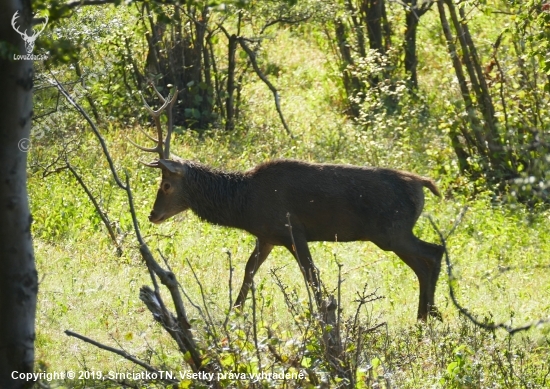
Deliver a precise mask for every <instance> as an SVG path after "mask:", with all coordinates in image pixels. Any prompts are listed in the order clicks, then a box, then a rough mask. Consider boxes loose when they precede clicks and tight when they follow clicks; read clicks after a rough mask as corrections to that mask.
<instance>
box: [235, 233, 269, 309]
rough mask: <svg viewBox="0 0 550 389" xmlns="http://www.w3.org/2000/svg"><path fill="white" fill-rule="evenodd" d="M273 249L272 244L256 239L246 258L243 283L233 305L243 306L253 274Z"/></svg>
mask: <svg viewBox="0 0 550 389" xmlns="http://www.w3.org/2000/svg"><path fill="white" fill-rule="evenodd" d="M272 249H273V245H272V244H269V243H266V242H262V241H261V240H258V241H257V243H256V248H255V249H254V251H253V252H252V254H251V255H250V258H248V262H247V263H246V268H245V270H244V280H243V285H242V287H241V291H240V292H239V296H238V297H237V300H236V301H235V304H234V306H235V307H240V308H243V307H244V302H245V300H246V296H247V295H248V291H249V290H250V287H251V286H252V280H253V279H254V275H255V274H256V272H257V271H258V269H259V268H260V266H261V265H262V263H264V261H265V260H266V258H267V256H268V255H269V253H270V252H271V250H272Z"/></svg>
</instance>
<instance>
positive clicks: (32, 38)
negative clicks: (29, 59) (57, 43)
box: [11, 11, 48, 54]
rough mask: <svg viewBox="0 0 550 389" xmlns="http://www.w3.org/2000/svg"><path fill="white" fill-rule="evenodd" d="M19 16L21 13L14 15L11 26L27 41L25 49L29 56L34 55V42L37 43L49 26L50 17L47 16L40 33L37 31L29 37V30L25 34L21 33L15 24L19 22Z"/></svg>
mask: <svg viewBox="0 0 550 389" xmlns="http://www.w3.org/2000/svg"><path fill="white" fill-rule="evenodd" d="M18 14H19V11H17V12H15V13H14V14H13V18H11V26H12V27H13V29H14V30H15V31H17V33H19V35H21V37H22V38H23V40H24V41H25V49H26V50H27V54H32V50H33V49H34V42H35V41H36V38H38V35H40V34H41V33H42V31H44V29H45V28H46V24H48V16H46V21H45V22H44V24H43V25H42V29H41V30H40V31H35V32H34V34H32V35H31V36H29V35H27V30H25V31H24V32H21V31H19V28H18V27H17V25H16V24H15V21H16V20H17V18H19V15H18Z"/></svg>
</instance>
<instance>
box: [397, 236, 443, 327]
mask: <svg viewBox="0 0 550 389" xmlns="http://www.w3.org/2000/svg"><path fill="white" fill-rule="evenodd" d="M392 251H393V252H395V253H396V254H397V255H398V256H399V258H401V259H402V260H403V262H405V263H406V264H407V265H408V266H409V267H410V268H411V269H412V270H413V271H414V273H415V274H416V276H417V278H418V282H419V284H420V296H419V301H418V319H419V320H426V319H427V317H428V314H430V315H432V316H435V317H437V318H440V314H439V312H438V311H437V308H436V307H435V302H434V300H435V287H436V284H437V280H438V278H439V272H440V270H441V258H442V256H443V247H442V246H439V245H436V244H433V243H428V242H424V241H422V240H420V239H418V238H417V237H416V236H414V235H413V234H412V233H411V234H410V236H409V237H408V238H406V239H404V240H401V241H400V242H399V243H398V244H396V247H395V248H392Z"/></svg>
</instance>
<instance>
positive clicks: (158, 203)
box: [128, 86, 188, 224]
mask: <svg viewBox="0 0 550 389" xmlns="http://www.w3.org/2000/svg"><path fill="white" fill-rule="evenodd" d="M153 89H154V90H155V93H156V94H157V96H158V97H159V99H160V101H161V102H162V106H161V107H160V108H159V109H157V110H156V111H155V110H154V109H152V108H151V107H150V106H149V104H147V102H146V101H145V99H144V98H143V96H142V100H143V104H144V105H145V109H146V110H147V111H148V112H149V114H150V115H151V116H152V117H153V120H154V121H155V126H156V128H157V137H156V138H154V137H152V136H150V135H149V134H147V133H146V132H144V131H142V130H141V129H140V130H141V131H142V132H143V133H144V135H145V136H146V137H147V138H149V139H150V140H152V141H153V142H155V143H156V146H155V147H143V146H140V145H138V144H137V143H135V142H133V141H132V140H131V139H128V141H129V142H130V143H131V144H133V145H134V146H136V147H137V148H138V149H140V150H143V151H147V152H151V153H157V154H158V156H159V158H158V159H157V160H155V161H153V162H151V163H143V164H144V165H146V166H149V167H152V168H158V169H161V171H162V181H161V183H160V187H159V189H158V193H157V198H156V200H155V204H154V205H153V210H152V211H151V214H150V215H149V220H150V221H151V222H152V223H157V224H158V223H162V222H163V221H165V220H166V219H168V218H169V217H171V216H173V215H175V214H177V213H179V212H182V211H184V210H185V209H187V208H188V207H186V206H184V205H182V203H181V202H178V201H176V200H178V199H176V197H177V196H173V195H172V194H173V193H174V191H176V189H178V188H176V187H177V186H178V185H182V181H181V177H182V176H183V175H184V174H185V172H184V170H185V169H184V165H183V164H181V163H180V161H178V158H175V159H174V160H170V159H169V158H170V140H171V136H172V131H173V122H172V107H173V105H174V103H175V102H176V101H177V98H178V90H177V89H176V91H175V92H174V94H173V95H168V97H167V98H164V96H162V94H160V93H159V91H158V90H157V89H156V88H155V87H154V86H153ZM165 110H166V113H167V116H168V123H167V127H168V129H167V131H166V137H163V131H162V124H161V121H160V117H161V115H162V113H163V112H164V111H165ZM178 178H180V179H178ZM179 189H180V190H181V188H179ZM172 203H173V204H172ZM159 210H162V211H159ZM166 210H169V211H166Z"/></svg>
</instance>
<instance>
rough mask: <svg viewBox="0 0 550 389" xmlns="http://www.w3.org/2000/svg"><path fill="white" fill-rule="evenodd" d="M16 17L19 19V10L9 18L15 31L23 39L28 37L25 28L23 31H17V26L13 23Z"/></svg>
mask: <svg viewBox="0 0 550 389" xmlns="http://www.w3.org/2000/svg"><path fill="white" fill-rule="evenodd" d="M17 19H19V11H17V12H15V13H14V14H13V17H12V18H11V26H12V27H13V29H14V30H15V32H17V33H18V34H19V35H21V36H22V37H23V39H25V38H29V36H28V35H27V30H25V32H21V31H19V28H18V27H17V26H16V25H15V21H16V20H17Z"/></svg>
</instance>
